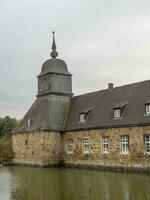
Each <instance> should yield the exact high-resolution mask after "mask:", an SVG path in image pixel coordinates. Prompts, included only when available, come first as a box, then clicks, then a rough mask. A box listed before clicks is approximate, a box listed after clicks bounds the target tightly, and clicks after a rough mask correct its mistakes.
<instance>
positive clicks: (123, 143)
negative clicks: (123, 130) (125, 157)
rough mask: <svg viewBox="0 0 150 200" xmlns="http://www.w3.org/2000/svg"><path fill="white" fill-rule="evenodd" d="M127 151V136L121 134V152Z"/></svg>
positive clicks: (125, 152) (126, 152)
mask: <svg viewBox="0 0 150 200" xmlns="http://www.w3.org/2000/svg"><path fill="white" fill-rule="evenodd" d="M128 152H129V136H128V135H123V136H121V153H123V154H128Z"/></svg>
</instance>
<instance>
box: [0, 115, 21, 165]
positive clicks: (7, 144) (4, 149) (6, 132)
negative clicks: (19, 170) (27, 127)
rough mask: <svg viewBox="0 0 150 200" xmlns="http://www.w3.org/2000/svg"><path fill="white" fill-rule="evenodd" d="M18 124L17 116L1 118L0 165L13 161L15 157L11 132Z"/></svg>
mask: <svg viewBox="0 0 150 200" xmlns="http://www.w3.org/2000/svg"><path fill="white" fill-rule="evenodd" d="M17 124H18V122H17V120H16V119H15V118H10V117H9V116H6V117H4V118H0V165H6V164H10V163H11V159H12V157H13V152H12V138H11V133H12V130H13V129H14V128H15V127H16V126H17Z"/></svg>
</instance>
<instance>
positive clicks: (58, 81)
mask: <svg viewBox="0 0 150 200" xmlns="http://www.w3.org/2000/svg"><path fill="white" fill-rule="evenodd" d="M57 56H58V53H57V51H56V44H55V37H54V32H53V44H52V52H51V57H52V58H51V59H48V60H47V61H46V62H44V64H43V66H42V70H41V73H40V74H39V75H38V77H37V78H38V94H37V98H36V100H35V102H34V103H33V105H32V106H31V108H30V109H29V111H28V112H27V114H26V115H25V116H24V118H23V119H22V121H21V123H20V125H19V126H18V127H17V128H16V129H15V130H14V132H13V135H12V143H13V152H14V158H13V163H15V164H23V165H37V166H58V165H59V166H62V165H63V166H76V167H80V166H81V167H96V168H114V169H125V170H132V169H133V170H137V169H139V170H150V80H146V81H143V82H138V83H133V84H128V85H124V86H120V87H113V84H112V83H110V84H108V88H107V89H104V90H101V91H97V92H92V93H87V94H83V95H79V96H73V93H72V74H71V73H70V72H69V71H68V68H67V65H66V63H65V62H64V61H63V60H61V59H58V58H57Z"/></svg>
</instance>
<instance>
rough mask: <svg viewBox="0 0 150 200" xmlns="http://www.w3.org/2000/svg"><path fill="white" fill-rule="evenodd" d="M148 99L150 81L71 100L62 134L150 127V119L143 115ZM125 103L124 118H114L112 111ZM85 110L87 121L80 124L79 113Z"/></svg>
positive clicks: (149, 97) (149, 95) (149, 96)
mask: <svg viewBox="0 0 150 200" xmlns="http://www.w3.org/2000/svg"><path fill="white" fill-rule="evenodd" d="M149 99H150V80H147V81H143V82H138V83H133V84H128V85H124V86H120V87H115V88H113V89H112V90H109V89H106V90H101V91H97V92H93V93H88V94H83V95H79V96H75V97H73V98H72V100H71V104H70V108H69V112H68V117H67V121H66V126H65V131H74V130H84V129H85V130H87V129H95V128H109V127H124V126H138V125H150V116H145V103H146V102H148V101H149ZM125 102H126V103H127V104H126V107H125V112H124V115H123V117H122V118H121V119H114V118H113V108H114V107H115V106H116V105H122V104H124V103H125ZM91 108H92V109H91ZM90 109H91V110H90ZM85 110H90V112H89V114H88V117H87V120H86V122H84V123H83V122H79V114H80V113H83V112H84V111H85Z"/></svg>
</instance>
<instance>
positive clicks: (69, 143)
mask: <svg viewBox="0 0 150 200" xmlns="http://www.w3.org/2000/svg"><path fill="white" fill-rule="evenodd" d="M67 145H68V146H67V152H68V153H73V139H68V143H67Z"/></svg>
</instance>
